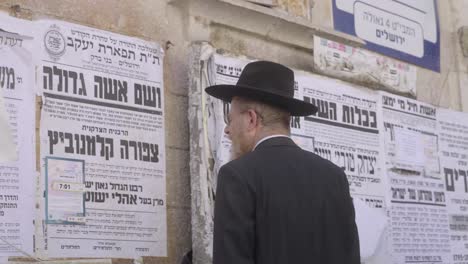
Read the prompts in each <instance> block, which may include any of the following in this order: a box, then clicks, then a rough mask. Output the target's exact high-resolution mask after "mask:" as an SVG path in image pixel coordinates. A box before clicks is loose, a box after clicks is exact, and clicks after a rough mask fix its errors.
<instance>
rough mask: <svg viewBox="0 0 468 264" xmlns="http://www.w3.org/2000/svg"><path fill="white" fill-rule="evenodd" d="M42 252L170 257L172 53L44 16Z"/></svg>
mask: <svg viewBox="0 0 468 264" xmlns="http://www.w3.org/2000/svg"><path fill="white" fill-rule="evenodd" d="M38 23H39V25H40V32H39V34H38V36H39V37H38V38H39V39H40V40H41V52H40V57H41V61H40V65H39V67H38V70H37V85H38V87H41V89H42V95H43V107H42V116H41V131H40V139H41V165H42V180H41V190H42V191H43V192H44V194H45V196H44V200H43V201H42V202H41V204H42V207H41V210H42V212H41V215H40V218H41V219H42V222H41V223H42V234H39V236H41V238H42V239H41V240H40V241H41V242H42V244H39V248H40V256H42V255H44V256H46V257H113V258H135V257H139V256H166V255H167V234H166V233H167V231H166V170H165V160H166V157H165V139H164V88H163V66H162V65H163V53H162V50H161V48H160V46H159V45H158V44H156V43H152V42H147V41H143V40H140V39H136V38H131V37H126V36H122V35H117V34H113V33H109V32H105V31H101V30H96V29H91V28H88V27H83V26H78V25H74V24H69V23H64V22H59V21H40V22H38Z"/></svg>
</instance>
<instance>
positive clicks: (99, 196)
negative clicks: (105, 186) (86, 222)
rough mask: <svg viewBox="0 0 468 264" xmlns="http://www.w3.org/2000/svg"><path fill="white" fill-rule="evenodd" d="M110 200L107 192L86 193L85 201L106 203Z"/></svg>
mask: <svg viewBox="0 0 468 264" xmlns="http://www.w3.org/2000/svg"><path fill="white" fill-rule="evenodd" d="M108 198H109V194H108V193H105V192H91V191H86V195H85V201H86V202H93V203H104V202H106V199H108Z"/></svg>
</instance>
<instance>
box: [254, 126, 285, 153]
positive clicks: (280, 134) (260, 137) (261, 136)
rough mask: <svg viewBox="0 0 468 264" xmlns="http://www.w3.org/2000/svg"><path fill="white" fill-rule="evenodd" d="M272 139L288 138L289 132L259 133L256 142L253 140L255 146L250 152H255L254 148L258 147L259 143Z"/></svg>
mask: <svg viewBox="0 0 468 264" xmlns="http://www.w3.org/2000/svg"><path fill="white" fill-rule="evenodd" d="M272 137H290V133H289V131H285V130H277V131H268V132H263V133H260V134H259V135H258V136H257V140H255V144H254V147H253V148H252V151H253V150H255V148H256V147H257V146H258V145H260V143H262V142H263V141H265V140H267V139H269V138H272Z"/></svg>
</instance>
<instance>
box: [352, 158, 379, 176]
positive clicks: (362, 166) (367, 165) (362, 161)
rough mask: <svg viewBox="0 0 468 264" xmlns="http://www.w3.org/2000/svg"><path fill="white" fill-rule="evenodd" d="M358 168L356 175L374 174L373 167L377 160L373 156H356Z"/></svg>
mask: <svg viewBox="0 0 468 264" xmlns="http://www.w3.org/2000/svg"><path fill="white" fill-rule="evenodd" d="M357 157H358V160H359V167H358V173H359V174H360V175H361V174H371V175H374V174H375V167H374V165H375V164H376V163H377V158H376V157H373V156H366V155H361V154H358V156H357Z"/></svg>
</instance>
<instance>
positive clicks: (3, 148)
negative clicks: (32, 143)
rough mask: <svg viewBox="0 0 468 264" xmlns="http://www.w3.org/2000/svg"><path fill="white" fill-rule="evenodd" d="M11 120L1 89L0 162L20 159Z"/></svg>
mask: <svg viewBox="0 0 468 264" xmlns="http://www.w3.org/2000/svg"><path fill="white" fill-rule="evenodd" d="M0 36H1V35H0ZM0 67H1V66H0ZM2 70H3V67H1V68H0V78H2V76H1V75H2ZM2 88H3V87H2ZM9 119H10V117H9V116H8V114H7V111H6V109H5V103H4V100H3V92H2V89H0V135H2V136H1V137H0V162H12V161H15V160H16V159H17V158H18V155H17V152H16V144H15V143H14V141H13V136H12V135H11V129H10V122H9Z"/></svg>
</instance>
